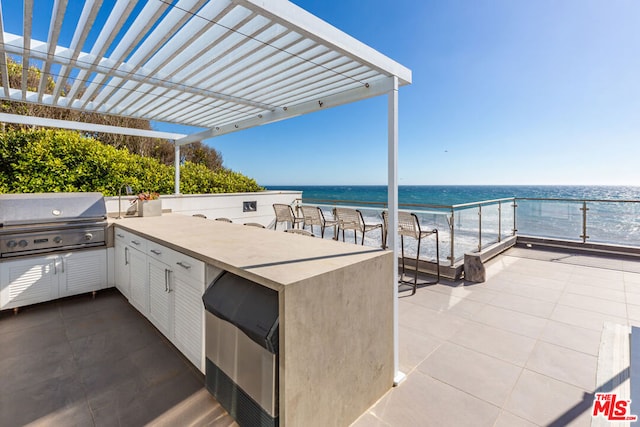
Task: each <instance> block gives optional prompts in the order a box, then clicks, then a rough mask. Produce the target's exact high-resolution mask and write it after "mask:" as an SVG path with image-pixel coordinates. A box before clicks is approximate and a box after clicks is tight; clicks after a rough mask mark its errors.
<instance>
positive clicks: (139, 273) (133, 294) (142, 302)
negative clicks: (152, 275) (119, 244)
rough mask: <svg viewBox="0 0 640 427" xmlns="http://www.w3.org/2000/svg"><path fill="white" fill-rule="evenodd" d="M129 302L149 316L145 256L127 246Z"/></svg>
mask: <svg viewBox="0 0 640 427" xmlns="http://www.w3.org/2000/svg"><path fill="white" fill-rule="evenodd" d="M127 256H128V260H129V275H130V276H129V284H130V286H131V288H130V296H129V302H130V303H131V304H132V305H133V306H134V307H135V308H136V309H137V310H138V311H139V312H140V313H142V314H144V315H145V316H146V317H149V281H148V276H147V256H146V255H145V254H144V253H142V252H140V251H137V250H135V249H131V248H129V251H128V253H127Z"/></svg>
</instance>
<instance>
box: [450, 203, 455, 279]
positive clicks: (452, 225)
mask: <svg viewBox="0 0 640 427" xmlns="http://www.w3.org/2000/svg"><path fill="white" fill-rule="evenodd" d="M455 220H456V218H455V211H454V210H453V208H452V209H451V219H450V220H449V239H450V242H449V243H450V245H451V255H450V256H449V265H450V266H451V267H453V264H455V262H456V253H455V246H454V240H455V239H454V238H453V234H454V229H455V224H456V223H455Z"/></svg>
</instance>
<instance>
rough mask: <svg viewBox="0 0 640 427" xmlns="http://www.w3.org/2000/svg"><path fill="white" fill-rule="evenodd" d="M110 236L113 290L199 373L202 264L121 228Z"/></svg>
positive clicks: (202, 350) (201, 342)
mask: <svg viewBox="0 0 640 427" xmlns="http://www.w3.org/2000/svg"><path fill="white" fill-rule="evenodd" d="M114 234H115V269H116V272H115V274H116V287H117V288H118V289H119V290H120V291H121V292H122V293H123V295H125V296H126V297H127V298H128V299H129V302H130V303H131V304H132V305H133V306H134V307H135V308H136V309H137V310H138V311H139V312H140V313H142V314H143V315H144V316H145V317H147V318H148V319H149V320H150V321H151V323H153V325H154V326H155V327H156V328H158V330H159V331H160V332H162V333H163V334H164V335H165V336H166V337H167V338H168V339H169V340H170V341H171V342H172V343H173V345H175V346H176V348H177V349H178V350H180V352H182V354H184V356H185V357H187V359H189V360H190V361H191V362H192V363H193V364H194V365H195V366H196V367H197V368H198V369H200V370H201V371H203V372H204V357H203V354H204V346H203V342H204V340H203V338H204V308H203V306H202V294H203V293H204V287H205V265H204V263H203V262H202V261H199V260H196V259H194V258H192V257H190V256H188V255H185V254H182V253H180V252H178V251H175V250H173V249H170V248H168V247H166V246H164V245H161V244H158V243H155V242H153V241H151V240H147V239H144V238H142V237H140V236H138V235H136V234H135V233H131V232H129V231H126V230H123V229H122V228H120V227H116V228H115V229H114ZM140 249H143V250H144V252H143V251H142V250H140Z"/></svg>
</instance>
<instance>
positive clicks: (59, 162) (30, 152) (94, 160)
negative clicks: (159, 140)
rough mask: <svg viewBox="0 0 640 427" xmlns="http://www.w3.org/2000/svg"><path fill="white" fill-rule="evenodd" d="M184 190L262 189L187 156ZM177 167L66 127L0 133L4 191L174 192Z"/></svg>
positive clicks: (1, 190) (0, 171)
mask: <svg viewBox="0 0 640 427" xmlns="http://www.w3.org/2000/svg"><path fill="white" fill-rule="evenodd" d="M180 175H181V179H180V191H181V193H184V194H196V193H197V194H204V193H227V192H246V191H261V190H264V188H262V187H260V186H259V185H258V184H257V183H256V182H255V180H253V179H251V178H248V177H246V176H244V175H242V174H239V173H237V172H233V171H230V170H226V169H223V170H222V171H219V172H213V171H211V170H209V169H207V168H206V167H205V166H202V165H196V164H193V163H189V162H186V163H185V164H184V165H183V166H181V168H180ZM173 179H174V168H173V167H172V166H167V165H164V164H162V163H160V162H159V161H158V160H155V159H153V158H150V157H142V156H139V155H137V154H131V153H130V152H129V151H128V150H127V149H116V148H114V147H112V146H110V145H105V144H102V143H101V142H99V141H96V140H95V139H92V138H85V137H82V136H80V134H78V133H77V132H72V131H64V130H33V131H10V132H6V133H0V193H35V192H57V191H72V192H73V191H99V192H101V193H103V194H104V195H105V196H114V195H117V194H118V189H119V188H120V187H121V186H122V185H123V184H125V183H126V184H130V185H131V187H132V188H133V190H134V191H136V192H139V191H157V192H158V193H160V194H171V193H173Z"/></svg>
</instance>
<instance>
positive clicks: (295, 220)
mask: <svg viewBox="0 0 640 427" xmlns="http://www.w3.org/2000/svg"><path fill="white" fill-rule="evenodd" d="M273 211H274V212H275V214H276V222H275V223H274V225H273V229H274V230H275V229H277V228H278V223H279V222H285V223H286V222H290V223H291V228H296V225H297V224H302V222H303V221H304V218H299V217H297V216H295V215H294V214H293V208H292V207H291V205H285V204H284V203H274V204H273Z"/></svg>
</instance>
